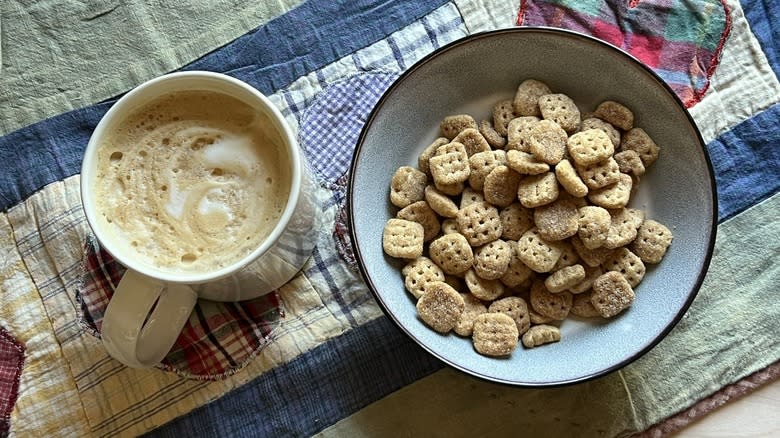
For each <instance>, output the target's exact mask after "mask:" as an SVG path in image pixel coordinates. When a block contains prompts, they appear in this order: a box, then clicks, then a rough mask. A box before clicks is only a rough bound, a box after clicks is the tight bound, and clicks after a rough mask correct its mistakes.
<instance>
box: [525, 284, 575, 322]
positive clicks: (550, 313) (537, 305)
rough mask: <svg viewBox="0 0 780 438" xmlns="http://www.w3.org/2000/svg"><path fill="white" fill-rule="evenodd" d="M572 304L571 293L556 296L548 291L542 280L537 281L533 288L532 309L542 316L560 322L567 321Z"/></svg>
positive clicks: (561, 293)
mask: <svg viewBox="0 0 780 438" xmlns="http://www.w3.org/2000/svg"><path fill="white" fill-rule="evenodd" d="M571 302H572V294H571V293H570V292H560V293H557V294H554V293H552V292H550V291H549V290H547V286H545V285H544V282H543V281H541V280H537V281H535V282H534V284H533V286H531V307H532V308H533V309H534V310H535V311H536V312H538V313H539V314H540V315H542V316H546V317H548V318H552V319H554V320H558V321H560V320H562V319H566V316H567V315H568V314H569V310H571Z"/></svg>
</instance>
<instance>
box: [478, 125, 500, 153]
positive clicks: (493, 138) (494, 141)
mask: <svg viewBox="0 0 780 438" xmlns="http://www.w3.org/2000/svg"><path fill="white" fill-rule="evenodd" d="M479 133H480V134H482V136H483V137H485V140H487V142H488V144H489V145H490V147H492V148H493V149H504V148H505V147H506V137H504V136H503V135H501V134H499V133H498V132H497V131H496V130H495V128H493V123H492V122H490V121H489V120H482V121H481V122H479Z"/></svg>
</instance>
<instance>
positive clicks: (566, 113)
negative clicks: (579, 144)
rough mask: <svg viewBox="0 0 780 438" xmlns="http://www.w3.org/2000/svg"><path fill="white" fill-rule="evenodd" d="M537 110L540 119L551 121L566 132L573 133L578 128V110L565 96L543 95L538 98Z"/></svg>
mask: <svg viewBox="0 0 780 438" xmlns="http://www.w3.org/2000/svg"><path fill="white" fill-rule="evenodd" d="M539 110H540V111H541V113H542V118H544V119H545V120H552V121H553V122H555V123H557V124H558V125H559V126H560V127H561V128H563V130H564V131H566V132H574V131H576V130H577V129H579V127H580V110H579V108H577V104H575V103H574V101H573V100H571V98H570V97H569V96H567V95H565V94H545V95H544V96H542V97H540V98H539Z"/></svg>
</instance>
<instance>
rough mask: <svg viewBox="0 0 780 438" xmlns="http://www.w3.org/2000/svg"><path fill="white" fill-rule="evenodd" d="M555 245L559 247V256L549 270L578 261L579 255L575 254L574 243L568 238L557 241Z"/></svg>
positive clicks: (553, 270) (574, 263)
mask: <svg viewBox="0 0 780 438" xmlns="http://www.w3.org/2000/svg"><path fill="white" fill-rule="evenodd" d="M555 245H556V246H558V247H559V248H561V256H560V257H558V261H557V262H555V266H553V268H552V269H551V270H550V272H555V271H557V270H559V269H563V268H565V267H567V266H572V265H576V264H577V263H579V262H580V256H579V255H577V251H576V250H575V249H574V245H572V244H571V242H569V239H566V240H560V241H557V242H555Z"/></svg>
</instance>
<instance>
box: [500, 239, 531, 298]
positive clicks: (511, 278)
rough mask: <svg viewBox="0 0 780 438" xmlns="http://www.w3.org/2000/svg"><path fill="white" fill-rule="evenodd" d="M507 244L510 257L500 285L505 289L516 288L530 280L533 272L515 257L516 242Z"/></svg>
mask: <svg viewBox="0 0 780 438" xmlns="http://www.w3.org/2000/svg"><path fill="white" fill-rule="evenodd" d="M507 244H508V245H509V248H510V251H511V255H512V257H511V258H510V259H509V266H507V270H506V272H505V273H504V275H502V276H501V283H504V285H505V286H507V287H518V286H520V285H522V284H523V283H524V282H525V281H526V280H528V279H529V278H531V276H532V275H533V271H532V270H531V268H529V267H528V266H526V265H525V263H523V261H522V260H520V258H519V257H518V256H517V242H515V241H511V240H510V241H509V242H507Z"/></svg>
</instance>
